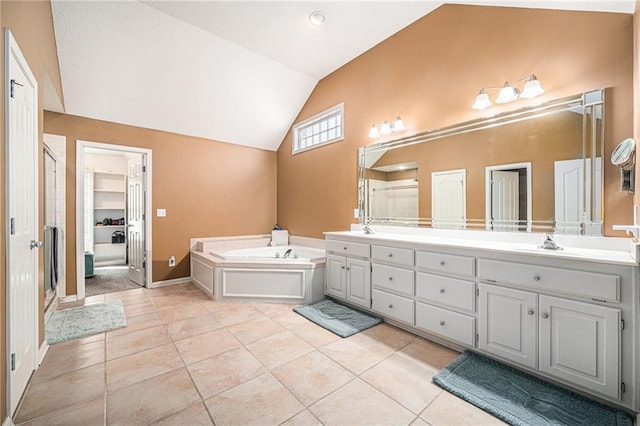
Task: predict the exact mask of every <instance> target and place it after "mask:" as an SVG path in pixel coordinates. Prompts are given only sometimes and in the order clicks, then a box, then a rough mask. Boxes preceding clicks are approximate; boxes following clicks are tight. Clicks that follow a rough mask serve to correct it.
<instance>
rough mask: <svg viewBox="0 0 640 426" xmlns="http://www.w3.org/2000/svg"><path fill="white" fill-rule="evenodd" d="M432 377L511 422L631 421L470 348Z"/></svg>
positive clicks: (600, 424) (600, 425) (617, 425)
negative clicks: (471, 350) (470, 350)
mask: <svg viewBox="0 0 640 426" xmlns="http://www.w3.org/2000/svg"><path fill="white" fill-rule="evenodd" d="M433 381H434V382H435V383H436V384H437V385H439V386H440V387H442V388H444V389H445V390H447V391H449V392H451V393H453V394H454V395H457V396H459V397H460V398H462V399H464V400H466V401H468V402H470V403H471V404H473V405H475V406H477V407H479V408H481V409H483V410H484V411H487V412H489V413H491V414H493V415H494V416H496V417H498V418H499V419H501V420H504V421H505V422H507V423H510V424H512V425H522V426H524V425H527V426H528V425H536V426H537V425H568V426H569V425H571V426H572V425H575V426H584V425H594V426H595V425H597V426H605V425H610V426H632V424H633V421H632V420H631V417H630V416H629V415H627V414H626V413H625V412H623V411H621V410H616V409H614V408H610V407H607V406H605V405H603V404H600V403H598V402H595V401H591V400H590V399H588V398H585V397H583V396H581V395H578V394H575V393H573V392H570V391H568V390H565V389H562V388H560V387H558V386H555V385H552V384H549V383H546V382H544V381H543V380H540V379H538V378H537V377H533V376H531V375H529V374H526V373H524V372H522V371H519V370H516V369H515V368H512V367H509V366H507V365H504V364H501V363H499V362H497V361H494V360H491V359H489V358H485V357H483V356H481V355H478V354H475V353H472V352H469V351H466V352H464V353H463V354H462V355H460V356H459V357H458V358H456V359H455V360H453V362H451V364H449V365H448V366H447V367H446V368H445V369H444V370H442V371H441V372H439V373H438V374H436V375H435V376H433Z"/></svg>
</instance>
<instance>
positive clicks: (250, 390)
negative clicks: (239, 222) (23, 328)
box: [15, 284, 501, 426]
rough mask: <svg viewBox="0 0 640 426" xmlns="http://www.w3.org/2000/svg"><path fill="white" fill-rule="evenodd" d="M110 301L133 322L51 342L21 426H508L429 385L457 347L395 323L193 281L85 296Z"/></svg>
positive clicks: (22, 411)
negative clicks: (254, 298) (218, 290)
mask: <svg viewBox="0 0 640 426" xmlns="http://www.w3.org/2000/svg"><path fill="white" fill-rule="evenodd" d="M109 299H120V300H122V302H123V303H124V306H125V311H126V315H127V321H128V326H127V327H126V328H122V329H119V330H114V331H110V332H107V333H102V334H99V335H96V336H91V337H87V338H84V339H79V340H72V341H69V342H65V343H59V344H57V345H53V346H52V347H51V348H50V349H49V352H48V354H47V356H46V357H45V360H44V362H43V364H42V366H41V367H40V368H39V369H38V371H37V372H36V374H35V375H34V377H33V379H32V381H31V383H30V385H29V387H28V389H27V392H26V394H25V398H24V401H23V402H22V405H21V407H20V410H19V411H18V413H17V416H16V419H15V421H16V424H18V425H21V426H22V425H32V426H35V425H47V426H52V425H83V426H90V425H151V424H153V425H190V426H191V425H212V424H216V425H243V424H259V425H278V424H286V425H318V424H326V425H354V424H367V425H371V424H376V425H377V424H381V425H387V424H413V425H493V424H501V422H500V421H499V420H497V419H496V418H494V417H492V416H490V415H489V414H486V413H485V412H483V411H481V410H479V409H477V408H475V407H473V406H472V405H470V404H468V403H466V402H464V401H462V400H461V399H458V398H456V397H455V396H452V395H450V394H449V393H447V392H444V391H442V390H441V389H440V388H439V387H437V386H435V385H434V384H432V383H431V376H432V375H433V374H435V373H436V372H437V371H438V370H440V369H441V368H442V367H444V366H445V365H447V363H449V362H450V361H451V360H452V359H454V358H455V357H456V356H457V353H456V352H454V351H451V350H449V349H447V348H444V347H442V346H440V345H437V344H435V343H432V342H429V341H427V340H424V339H422V338H419V337H416V336H414V335H412V334H409V333H407V332H405V331H402V330H400V329H397V328H395V327H393V326H390V325H388V324H381V325H378V326H376V327H374V328H371V329H369V330H366V331H364V332H362V333H359V334H356V335H354V336H351V337H349V338H346V339H341V338H339V337H337V336H335V335H334V334H332V333H330V332H328V331H326V330H324V329H323V328H321V327H318V326H316V325H315V324H313V323H311V322H309V321H307V320H306V319H304V318H303V317H301V316H299V315H297V314H295V313H294V312H292V311H291V306H290V305H279V304H239V303H219V302H214V301H212V300H210V299H209V298H208V297H207V296H206V295H204V294H203V293H202V292H201V291H200V290H198V289H197V288H196V287H195V286H193V285H192V284H182V285H175V286H171V287H164V288H159V289H152V290H147V289H135V290H128V291H123V292H119V293H109V294H106V295H101V296H93V297H89V298H87V299H86V300H85V301H84V303H85V304H89V303H98V302H102V301H104V300H109ZM78 304H79V303H74V304H67V305H66V306H60V308H65V307H69V306H72V305H78Z"/></svg>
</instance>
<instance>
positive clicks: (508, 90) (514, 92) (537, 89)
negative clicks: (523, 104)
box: [471, 74, 544, 110]
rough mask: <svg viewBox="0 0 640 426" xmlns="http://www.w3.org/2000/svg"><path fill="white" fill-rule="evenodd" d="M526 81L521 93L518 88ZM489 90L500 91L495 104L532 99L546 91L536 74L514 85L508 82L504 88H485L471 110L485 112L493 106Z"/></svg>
mask: <svg viewBox="0 0 640 426" xmlns="http://www.w3.org/2000/svg"><path fill="white" fill-rule="evenodd" d="M525 81H526V83H525V85H524V87H523V88H522V91H520V89H518V88H517V85H518V84H520V83H523V82H525ZM487 90H500V91H499V92H498V97H497V98H496V100H495V103H497V104H504V103H508V102H513V101H515V100H516V99H518V98H525V99H531V98H535V97H536V96H540V95H542V94H543V93H544V89H543V88H542V85H541V84H540V81H539V80H538V78H537V77H536V76H535V74H531V75H529V76H527V77H524V78H521V79H520V80H518V81H516V82H515V84H513V85H510V84H509V82H508V81H505V82H504V84H503V85H502V86H495V87H484V88H482V89H480V93H478V96H476V100H475V102H474V103H473V105H471V108H473V109H477V110H483V109H487V108H489V107H490V106H491V105H492V103H491V100H490V99H489V95H488V94H487V92H486V91H487Z"/></svg>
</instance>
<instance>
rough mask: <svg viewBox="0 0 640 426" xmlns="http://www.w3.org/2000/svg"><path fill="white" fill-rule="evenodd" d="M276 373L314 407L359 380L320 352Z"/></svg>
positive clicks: (283, 366) (304, 356)
mask: <svg viewBox="0 0 640 426" xmlns="http://www.w3.org/2000/svg"><path fill="white" fill-rule="evenodd" d="M272 373H273V375H274V376H276V378H278V380H280V381H281V382H282V383H283V384H284V385H285V386H286V387H287V388H289V390H290V391H291V392H293V394H294V395H295V396H296V397H297V398H298V399H299V400H300V401H301V402H302V403H303V404H304V405H305V406H309V405H311V404H313V403H314V402H316V401H317V400H319V399H321V398H323V397H324V396H326V395H328V394H330V393H331V392H333V391H334V390H336V389H338V388H339V387H340V386H342V385H344V384H345V383H348V382H350V381H351V380H353V379H354V378H355V376H354V375H353V374H352V373H351V372H349V371H348V370H346V369H344V368H343V367H341V366H340V365H338V364H337V363H336V362H334V361H333V360H331V359H330V358H329V357H327V356H326V355H324V354H322V353H320V352H318V351H313V352H310V353H308V354H306V355H302V356H301V357H298V358H296V359H294V360H293V361H290V362H288V363H286V364H284V365H281V366H280V367H278V368H275V369H274V370H273V371H272ZM423 408H424V407H423Z"/></svg>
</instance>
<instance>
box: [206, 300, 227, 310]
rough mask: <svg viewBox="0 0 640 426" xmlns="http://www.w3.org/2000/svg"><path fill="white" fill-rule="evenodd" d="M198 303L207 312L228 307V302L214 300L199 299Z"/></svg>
mask: <svg viewBox="0 0 640 426" xmlns="http://www.w3.org/2000/svg"><path fill="white" fill-rule="evenodd" d="M200 304H201V305H202V306H204V308H205V309H206V310H207V311H209V312H217V311H222V310H224V309H228V308H229V306H228V305H229V304H228V303H224V302H216V301H215V300H206V301H201V302H200Z"/></svg>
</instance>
